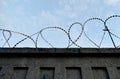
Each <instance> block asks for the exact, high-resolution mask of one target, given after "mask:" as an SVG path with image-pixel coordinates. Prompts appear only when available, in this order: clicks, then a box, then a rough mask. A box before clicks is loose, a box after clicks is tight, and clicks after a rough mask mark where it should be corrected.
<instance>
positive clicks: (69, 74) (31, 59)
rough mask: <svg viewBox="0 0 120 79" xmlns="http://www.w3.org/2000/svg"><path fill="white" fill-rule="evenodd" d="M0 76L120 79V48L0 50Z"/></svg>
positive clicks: (8, 78)
mask: <svg viewBox="0 0 120 79" xmlns="http://www.w3.org/2000/svg"><path fill="white" fill-rule="evenodd" d="M0 79H120V49H111V48H107V49H94V48H88V49H87V48H86V49H75V48H70V49H58V48H57V49H53V48H52V49H35V48H34V49H31V48H16V49H7V48H6V49H0Z"/></svg>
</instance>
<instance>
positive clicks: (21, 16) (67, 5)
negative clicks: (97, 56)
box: [0, 0, 120, 48]
mask: <svg viewBox="0 0 120 79" xmlns="http://www.w3.org/2000/svg"><path fill="white" fill-rule="evenodd" d="M119 4H120V0H0V29H7V30H12V31H15V32H20V33H24V34H26V35H32V34H34V33H36V32H39V31H40V30H41V29H43V28H46V27H61V28H63V29H65V30H66V31H68V29H69V27H70V25H71V24H72V23H74V22H80V23H82V24H83V23H84V22H85V21H86V20H87V19H89V18H93V17H98V18H101V19H103V20H105V19H106V18H107V17H109V16H112V15H120V5H119ZM107 23H108V27H109V28H110V31H111V32H112V33H114V34H116V35H118V36H120V35H119V29H118V28H119V25H120V19H119V18H112V19H110V20H109V21H108V22H107ZM84 29H85V31H86V34H87V35H88V36H89V37H90V39H92V40H93V41H94V42H95V43H96V44H98V45H99V42H100V41H101V40H100V39H101V37H102V35H103V32H104V31H103V29H104V25H103V23H102V22H100V21H98V20H97V21H96V20H95V21H91V22H88V23H87V24H86V25H85V28H84ZM80 32H81V26H78V25H75V26H74V27H72V29H71V33H70V35H71V38H72V40H75V39H76V38H77V37H78V35H79V34H80ZM4 35H5V37H4ZM4 35H3V33H2V31H1V32H0V36H1V37H0V44H1V45H0V46H1V47H9V46H10V47H13V46H14V45H15V44H16V43H17V42H18V41H20V40H21V39H23V38H24V36H22V35H20V34H14V33H13V34H12V36H11V38H10V40H9V44H10V45H9V44H8V43H6V42H5V38H9V35H10V34H9V33H7V32H5V33H4ZM43 35H44V37H45V39H47V41H49V42H50V43H51V44H52V45H53V46H54V47H61V48H64V47H67V45H68V37H67V35H66V34H65V33H64V32H63V31H61V30H60V29H53V28H52V29H46V30H45V31H44V32H43ZM36 36H37V35H36ZM36 36H33V37H32V38H33V39H34V40H36ZM113 38H114V41H115V43H116V45H117V46H119V45H120V43H119V41H120V40H119V39H117V38H115V37H113ZM76 43H77V44H78V45H79V46H81V47H96V46H95V45H94V44H93V43H91V42H90V41H89V40H88V39H87V38H86V37H85V35H84V34H83V35H82V36H81V38H80V39H79V40H78V41H77V42H76ZM17 46H18V47H34V44H33V42H32V41H31V40H30V39H27V40H25V41H23V42H22V43H20V44H19V45H17ZM38 47H48V48H49V47H51V46H50V45H49V44H47V43H46V42H45V41H44V40H43V39H41V37H39V39H38ZM71 47H76V46H75V45H72V46H71ZM101 47H113V44H112V42H111V40H110V38H109V35H108V34H107V33H106V36H105V39H104V40H103V43H102V46H101Z"/></svg>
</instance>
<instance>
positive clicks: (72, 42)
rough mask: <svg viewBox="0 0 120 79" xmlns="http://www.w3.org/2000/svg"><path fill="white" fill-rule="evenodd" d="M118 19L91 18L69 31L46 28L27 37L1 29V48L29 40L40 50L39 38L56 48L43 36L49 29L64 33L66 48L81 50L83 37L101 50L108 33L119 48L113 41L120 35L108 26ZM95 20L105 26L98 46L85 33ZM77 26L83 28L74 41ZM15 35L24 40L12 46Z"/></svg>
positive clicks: (16, 44) (72, 25) (119, 37)
mask: <svg viewBox="0 0 120 79" xmlns="http://www.w3.org/2000/svg"><path fill="white" fill-rule="evenodd" d="M116 17H117V18H120V15H113V16H110V17H108V18H107V19H105V20H103V19H101V18H90V19H87V20H86V21H85V22H84V23H83V24H82V23H80V22H75V23H73V24H71V25H70V26H69V28H68V30H65V29H63V28H62V27H57V26H55V27H45V28H43V29H40V31H38V32H36V33H34V34H32V35H27V34H24V33H20V32H16V31H12V30H7V29H0V32H1V33H2V36H1V37H3V39H4V43H3V44H1V43H0V46H1V48H4V47H6V45H7V46H8V47H10V48H11V47H12V48H15V47H17V46H18V45H19V44H21V43H22V42H24V41H25V40H27V39H29V40H30V41H31V42H32V43H33V44H34V46H33V47H35V48H38V47H39V46H38V43H39V42H38V40H39V38H41V39H43V40H44V41H45V42H46V43H47V44H48V45H49V46H51V47H52V48H56V47H55V46H54V45H52V43H51V42H49V41H48V39H46V38H45V36H44V35H43V31H45V30H48V29H57V30H60V31H62V32H63V33H64V34H65V35H66V36H67V38H68V45H67V46H66V48H70V47H72V45H75V46H76V47H78V48H81V47H82V45H80V44H78V43H77V42H78V40H80V39H81V38H82V36H85V37H86V38H87V39H88V40H89V42H91V43H92V44H93V45H94V46H96V48H101V47H102V44H103V40H104V38H105V35H106V33H108V35H109V37H110V40H111V42H112V44H113V45H112V47H113V48H119V47H120V45H116V43H115V40H114V39H113V37H114V38H117V39H119V40H120V36H118V35H116V34H115V33H113V32H111V30H110V28H109V26H108V25H107V22H108V21H109V20H110V19H112V18H116ZM93 20H97V21H99V22H102V24H103V26H104V27H103V28H104V29H102V28H101V30H102V31H103V34H102V38H101V39H100V42H99V43H98V44H97V43H96V42H95V41H94V40H92V39H91V38H90V36H89V33H87V32H86V31H85V27H86V24H87V23H88V22H91V21H93ZM75 25H79V26H80V28H81V31H79V35H78V36H77V35H75V36H77V37H76V38H75V39H74V40H73V38H72V36H71V30H72V28H73V27H74V26H75ZM118 29H119V28H118ZM6 34H7V35H6ZM14 34H17V35H20V36H22V37H23V38H22V39H21V40H18V41H17V43H15V44H14V45H13V46H11V43H10V42H9V41H10V39H11V38H12V37H13V35H14ZM34 36H36V37H34ZM33 37H34V38H33ZM53 37H54V36H53ZM51 38H52V37H51ZM58 39H60V38H59V37H58ZM94 39H95V38H94ZM12 42H14V41H12ZM108 43H109V42H108ZM41 46H42V45H41Z"/></svg>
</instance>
